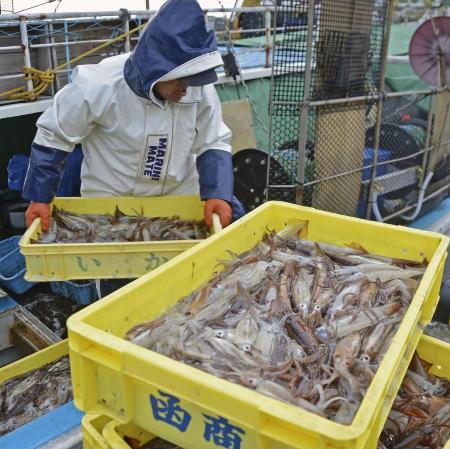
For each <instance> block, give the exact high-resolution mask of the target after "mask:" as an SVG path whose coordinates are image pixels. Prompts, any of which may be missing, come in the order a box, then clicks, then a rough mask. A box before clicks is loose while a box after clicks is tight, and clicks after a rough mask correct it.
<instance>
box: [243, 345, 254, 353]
mask: <svg viewBox="0 0 450 449" xmlns="http://www.w3.org/2000/svg"><path fill="white" fill-rule="evenodd" d="M251 349H252V347H251V346H250V345H244V346H242V350H243V351H244V352H250V351H251Z"/></svg>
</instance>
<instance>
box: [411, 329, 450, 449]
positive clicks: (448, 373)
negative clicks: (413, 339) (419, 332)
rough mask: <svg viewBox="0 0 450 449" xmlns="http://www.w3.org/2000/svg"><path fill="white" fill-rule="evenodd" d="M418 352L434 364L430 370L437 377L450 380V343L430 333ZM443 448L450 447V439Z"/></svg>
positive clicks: (419, 345) (418, 347)
mask: <svg viewBox="0 0 450 449" xmlns="http://www.w3.org/2000/svg"><path fill="white" fill-rule="evenodd" d="M417 352H418V353H419V356H420V357H422V358H423V359H424V360H426V361H427V362H429V363H432V364H433V366H432V367H431V369H430V372H431V373H432V374H434V375H435V376H437V377H445V378H447V379H449V380H450V344H448V343H446V342H444V341H442V340H438V339H436V338H433V337H429V336H428V335H423V337H422V338H421V339H420V341H419V344H418V346H417ZM443 449H450V440H449V441H447V444H446V445H445V446H444V448H443Z"/></svg>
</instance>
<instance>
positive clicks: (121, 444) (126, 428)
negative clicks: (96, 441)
mask: <svg viewBox="0 0 450 449" xmlns="http://www.w3.org/2000/svg"><path fill="white" fill-rule="evenodd" d="M125 435H127V436H129V437H132V438H135V439H136V440H138V441H139V443H140V446H142V445H143V444H145V443H148V442H149V441H151V440H153V439H155V438H156V437H155V435H153V434H152V433H150V432H147V431H145V430H143V429H139V428H138V427H136V426H133V425H131V424H125V425H124V424H120V423H119V422H117V421H114V420H112V421H110V422H109V423H108V424H106V425H105V426H104V427H103V437H104V438H105V440H106V441H107V442H108V444H109V449H131V448H130V446H129V445H128V444H127V443H126V442H125V440H124V439H123V437H124V436H125Z"/></svg>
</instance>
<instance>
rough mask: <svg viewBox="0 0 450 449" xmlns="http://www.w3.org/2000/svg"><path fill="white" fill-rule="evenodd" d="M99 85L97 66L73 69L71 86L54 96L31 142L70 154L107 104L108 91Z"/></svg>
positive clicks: (109, 94) (100, 77) (99, 74)
mask: <svg viewBox="0 0 450 449" xmlns="http://www.w3.org/2000/svg"><path fill="white" fill-rule="evenodd" d="M102 84H103V83H102V67H101V66H100V65H98V66H95V65H89V66H78V67H76V68H75V70H74V71H73V74H72V82H71V83H69V84H68V85H67V86H65V87H64V88H63V89H62V90H60V91H59V92H58V93H57V94H56V95H55V98H54V100H53V103H52V105H51V106H50V107H49V108H48V109H47V110H46V111H45V112H44V113H43V114H42V115H41V117H39V119H38V121H37V123H36V125H37V127H38V131H37V133H36V137H35V139H34V142H35V143H37V144H38V145H42V146H44V147H49V148H54V149H58V150H62V151H66V152H71V151H72V150H73V148H74V146H75V145H76V144H77V143H80V142H82V141H83V140H84V139H85V138H86V137H87V136H88V135H89V133H90V132H91V130H92V129H93V128H94V127H95V125H96V122H97V121H98V120H99V119H100V117H101V116H102V114H103V113H104V111H105V109H106V107H107V105H108V103H109V99H110V98H111V87H109V86H105V85H104V84H103V85H102Z"/></svg>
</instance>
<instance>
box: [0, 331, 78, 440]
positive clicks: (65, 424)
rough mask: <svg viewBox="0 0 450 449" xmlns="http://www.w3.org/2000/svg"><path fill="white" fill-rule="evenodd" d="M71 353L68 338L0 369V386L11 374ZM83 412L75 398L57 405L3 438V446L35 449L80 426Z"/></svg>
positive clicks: (31, 368)
mask: <svg viewBox="0 0 450 449" xmlns="http://www.w3.org/2000/svg"><path fill="white" fill-rule="evenodd" d="M67 354H68V345H67V340H63V341H61V342H59V343H56V344H54V345H52V346H49V347H48V348H45V349H43V350H41V351H39V352H36V353H34V354H31V355H29V356H27V357H24V358H23V359H20V360H18V361H16V362H14V363H11V364H9V365H6V366H4V367H2V368H0V385H1V384H3V383H4V382H5V381H7V380H8V379H11V378H12V377H15V376H19V375H21V374H24V373H27V372H28V371H31V370H34V369H37V368H40V367H42V366H44V365H46V364H48V363H52V362H54V361H55V360H57V359H59V358H60V357H63V356H65V355H67ZM81 416H82V413H81V412H80V411H79V410H77V409H76V408H75V406H74V405H73V401H70V402H68V403H66V404H64V405H61V406H59V407H56V408H55V409H53V410H51V411H49V412H47V413H46V414H44V415H41V416H40V417H39V418H36V419H35V420H34V421H31V422H29V423H27V424H24V425H23V426H21V427H19V428H17V429H16V430H14V431H12V432H10V433H7V434H6V435H3V436H1V437H0V448H1V449H18V448H20V449H36V448H38V447H41V446H42V445H45V444H46V443H47V442H49V441H51V440H54V439H56V438H59V437H61V436H62V435H63V434H65V433H66V432H69V431H71V430H72V429H74V428H75V427H77V426H79V425H80V422H81Z"/></svg>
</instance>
